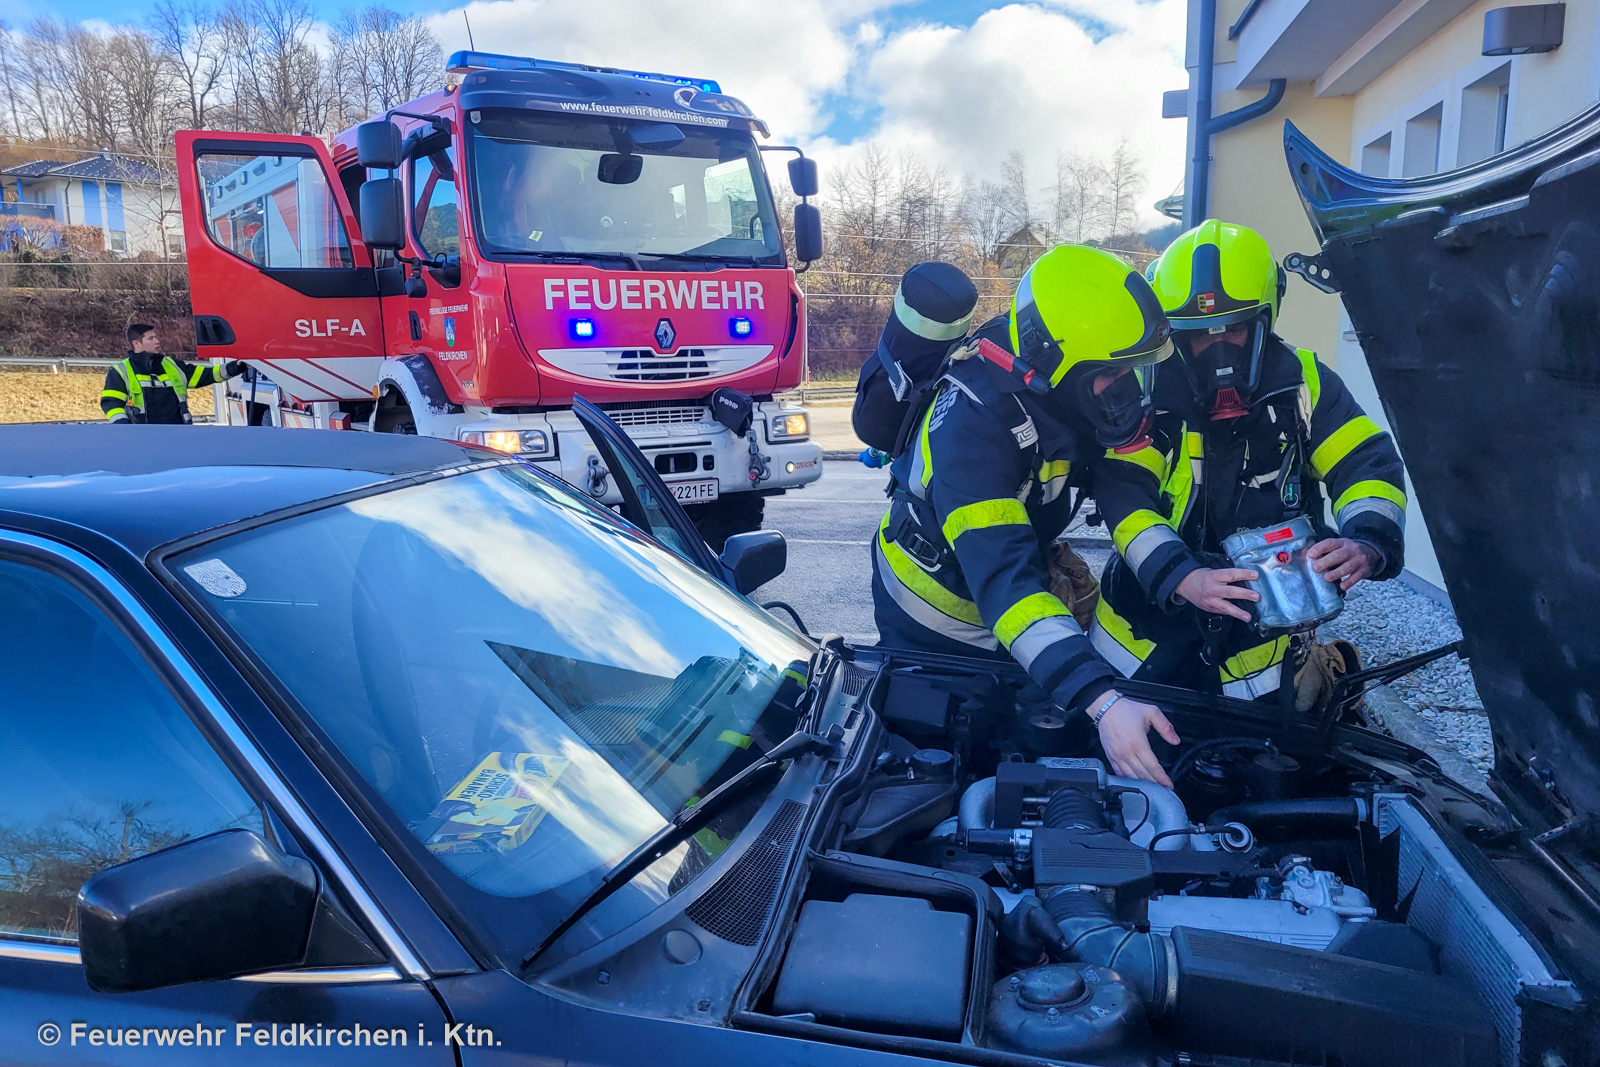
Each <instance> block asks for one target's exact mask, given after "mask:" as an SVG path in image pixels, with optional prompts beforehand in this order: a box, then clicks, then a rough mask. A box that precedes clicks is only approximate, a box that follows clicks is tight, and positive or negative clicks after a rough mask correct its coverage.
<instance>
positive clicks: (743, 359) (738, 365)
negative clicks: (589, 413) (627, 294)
mask: <svg viewBox="0 0 1600 1067" xmlns="http://www.w3.org/2000/svg"><path fill="white" fill-rule="evenodd" d="M771 353H772V346H771V345H717V346H708V347H705V348H680V349H678V350H677V351H676V352H669V353H666V354H662V353H659V352H655V351H653V350H651V349H648V348H542V349H540V350H539V356H540V358H541V359H543V360H545V361H546V362H548V363H550V364H551V365H552V366H555V367H558V368H560V369H561V370H564V371H566V372H567V373H569V374H576V375H580V376H581V377H584V378H596V379H600V380H603V381H614V382H689V381H696V380H698V379H701V378H720V377H723V376H725V375H729V374H738V373H739V372H740V371H745V370H749V369H750V368H751V367H754V366H755V365H756V364H757V363H760V362H761V361H762V360H763V359H766V358H767V356H768V355H770V354H771Z"/></svg>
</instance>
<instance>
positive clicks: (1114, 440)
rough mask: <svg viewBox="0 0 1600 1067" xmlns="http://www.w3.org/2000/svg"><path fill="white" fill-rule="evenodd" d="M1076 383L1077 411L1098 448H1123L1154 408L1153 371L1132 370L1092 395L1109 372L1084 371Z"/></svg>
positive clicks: (1152, 368) (1139, 432) (1139, 431)
mask: <svg viewBox="0 0 1600 1067" xmlns="http://www.w3.org/2000/svg"><path fill="white" fill-rule="evenodd" d="M1084 371H1085V373H1083V374H1082V375H1081V376H1080V380H1079V381H1078V382H1077V390H1076V391H1077V393H1078V397H1077V399H1078V410H1079V411H1081V412H1082V413H1083V415H1084V416H1085V417H1086V418H1087V419H1088V421H1089V424H1090V425H1091V426H1093V427H1094V437H1095V441H1097V442H1098V443H1099V444H1100V446H1101V447H1102V448H1124V447H1126V446H1128V445H1129V444H1132V443H1133V442H1134V441H1136V440H1137V439H1138V438H1139V437H1141V436H1142V435H1143V433H1144V429H1145V423H1146V422H1147V421H1148V420H1149V418H1150V413H1151V410H1152V409H1153V407H1154V402H1153V400H1152V394H1153V392H1154V389H1155V377H1156V368H1155V366H1154V365H1151V366H1147V367H1133V368H1130V369H1129V370H1128V371H1127V373H1125V374H1122V375H1120V376H1119V377H1117V378H1116V380H1114V381H1112V382H1111V383H1110V384H1109V385H1106V386H1105V387H1104V388H1101V389H1099V391H1098V392H1097V391H1096V385H1097V383H1098V382H1099V381H1100V380H1101V379H1102V378H1104V377H1106V376H1107V375H1108V374H1109V373H1111V372H1109V371H1106V370H1104V369H1100V370H1098V371H1096V370H1095V369H1094V368H1092V367H1085V368H1084Z"/></svg>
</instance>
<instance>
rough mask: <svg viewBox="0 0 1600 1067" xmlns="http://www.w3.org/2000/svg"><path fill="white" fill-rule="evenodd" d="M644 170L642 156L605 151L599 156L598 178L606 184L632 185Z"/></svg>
mask: <svg viewBox="0 0 1600 1067" xmlns="http://www.w3.org/2000/svg"><path fill="white" fill-rule="evenodd" d="M643 172H644V157H643V156H639V155H626V156H624V155H621V154H619V153H616V152H607V153H606V154H605V155H603V156H601V157H600V173H599V175H598V177H599V179H600V180H601V181H602V182H604V183H605V184H607V185H632V184H633V183H634V182H636V181H638V180H639V175H640V174H641V173H643Z"/></svg>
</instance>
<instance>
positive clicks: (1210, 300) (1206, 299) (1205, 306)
mask: <svg viewBox="0 0 1600 1067" xmlns="http://www.w3.org/2000/svg"><path fill="white" fill-rule="evenodd" d="M1194 300H1195V303H1196V304H1199V305H1200V314H1202V315H1206V314H1210V312H1211V309H1212V308H1214V307H1216V306H1217V294H1216V293H1201V294H1200V295H1199V296H1197V297H1195V298H1194Z"/></svg>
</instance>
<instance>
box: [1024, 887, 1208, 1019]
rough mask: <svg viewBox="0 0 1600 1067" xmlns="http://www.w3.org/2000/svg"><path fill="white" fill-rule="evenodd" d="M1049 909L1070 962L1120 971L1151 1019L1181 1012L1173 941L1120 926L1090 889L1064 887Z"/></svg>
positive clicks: (1047, 903) (1054, 895) (1050, 899)
mask: <svg viewBox="0 0 1600 1067" xmlns="http://www.w3.org/2000/svg"><path fill="white" fill-rule="evenodd" d="M1018 906H1019V907H1020V906H1021V905H1018ZM1044 909H1045V911H1047V912H1049V913H1050V917H1051V918H1052V919H1054V920H1055V921H1056V925H1057V926H1058V927H1060V929H1061V933H1062V935H1063V936H1064V937H1065V939H1066V950H1067V952H1068V954H1069V956H1070V958H1071V959H1073V960H1075V961H1077V962H1079V963H1093V964H1095V965H1097V966H1100V967H1106V968H1109V969H1111V970H1113V971H1116V972H1117V973H1118V974H1119V975H1121V976H1122V979H1123V981H1125V982H1127V983H1128V985H1130V986H1132V987H1133V989H1134V991H1135V992H1137V993H1138V994H1139V999H1141V1000H1143V1001H1144V1006H1145V1010H1146V1011H1148V1012H1149V1013H1150V1016H1151V1018H1160V1017H1161V1016H1162V1015H1165V1014H1166V1013H1167V1012H1168V1011H1170V1010H1172V1009H1173V1008H1175V1007H1176V1006H1177V1002H1178V971H1177V959H1176V956H1175V954H1174V953H1173V950H1172V942H1171V940H1170V939H1169V938H1167V937H1165V936H1164V935H1162V934H1153V933H1140V932H1139V931H1137V930H1135V929H1134V928H1133V927H1132V926H1130V925H1128V924H1126V923H1120V922H1118V921H1117V919H1116V916H1114V915H1113V914H1112V913H1111V909H1110V908H1109V907H1108V906H1107V905H1106V903H1105V902H1104V901H1103V900H1101V899H1100V897H1099V895H1098V894H1097V893H1095V892H1094V891H1092V890H1091V889H1088V888H1083V887H1077V886H1063V887H1061V888H1059V889H1057V890H1055V891H1054V892H1052V893H1051V894H1050V895H1049V897H1048V898H1046V900H1045V902H1044Z"/></svg>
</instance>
